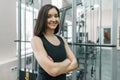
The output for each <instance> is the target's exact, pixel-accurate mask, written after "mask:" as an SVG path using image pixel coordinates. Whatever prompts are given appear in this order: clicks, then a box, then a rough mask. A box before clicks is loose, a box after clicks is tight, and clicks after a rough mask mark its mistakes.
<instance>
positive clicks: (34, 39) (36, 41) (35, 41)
mask: <svg viewBox="0 0 120 80" xmlns="http://www.w3.org/2000/svg"><path fill="white" fill-rule="evenodd" d="M31 43H41V44H42V40H41V38H40V37H38V36H33V38H32V40H31Z"/></svg>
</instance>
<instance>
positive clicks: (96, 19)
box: [0, 0, 120, 80]
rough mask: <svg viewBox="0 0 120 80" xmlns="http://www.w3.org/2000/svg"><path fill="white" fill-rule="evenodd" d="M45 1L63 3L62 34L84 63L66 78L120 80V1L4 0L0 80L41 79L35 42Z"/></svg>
mask: <svg viewBox="0 0 120 80" xmlns="http://www.w3.org/2000/svg"><path fill="white" fill-rule="evenodd" d="M45 4H53V5H55V6H57V7H58V8H59V10H60V30H59V33H58V35H62V36H64V37H65V38H66V40H67V42H68V44H69V46H70V48H71V49H72V51H73V52H74V53H75V56H76V58H77V61H78V64H79V65H78V68H77V69H76V70H74V71H72V72H69V73H67V75H66V80H120V0H0V37H1V38H0V80H35V78H36V75H37V72H38V64H37V62H36V60H35V58H34V54H33V50H32V48H31V44H30V42H31V38H32V37H33V28H34V26H35V22H36V18H37V15H38V12H39V9H40V8H41V6H42V5H45Z"/></svg>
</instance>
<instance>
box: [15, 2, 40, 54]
mask: <svg viewBox="0 0 120 80" xmlns="http://www.w3.org/2000/svg"><path fill="white" fill-rule="evenodd" d="M37 14H38V9H35V8H33V7H32V6H27V5H25V4H21V54H22V55H24V54H28V53H31V52H32V48H31V44H30V41H31V38H32V36H33V28H34V24H35V19H36V17H37ZM16 24H17V25H16V26H17V35H18V34H19V33H18V3H17V2H16ZM17 37H18V36H17Z"/></svg>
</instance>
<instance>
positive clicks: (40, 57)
mask: <svg viewBox="0 0 120 80" xmlns="http://www.w3.org/2000/svg"><path fill="white" fill-rule="evenodd" d="M31 45H32V49H33V52H34V56H35V58H36V59H37V61H38V63H39V65H40V66H41V67H42V68H43V69H44V70H45V71H46V72H47V73H48V74H49V75H51V76H58V75H60V74H63V73H64V71H65V69H66V68H67V67H68V66H69V65H70V60H69V59H65V60H64V61H62V62H54V61H53V60H52V59H51V58H50V57H49V56H48V54H47V52H46V50H45V48H44V46H43V43H42V40H41V39H40V38H39V37H37V36H34V37H33V38H32V41H31Z"/></svg>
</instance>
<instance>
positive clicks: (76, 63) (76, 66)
mask: <svg viewBox="0 0 120 80" xmlns="http://www.w3.org/2000/svg"><path fill="white" fill-rule="evenodd" d="M73 65H74V69H77V68H78V62H77V61H74V62H73Z"/></svg>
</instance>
